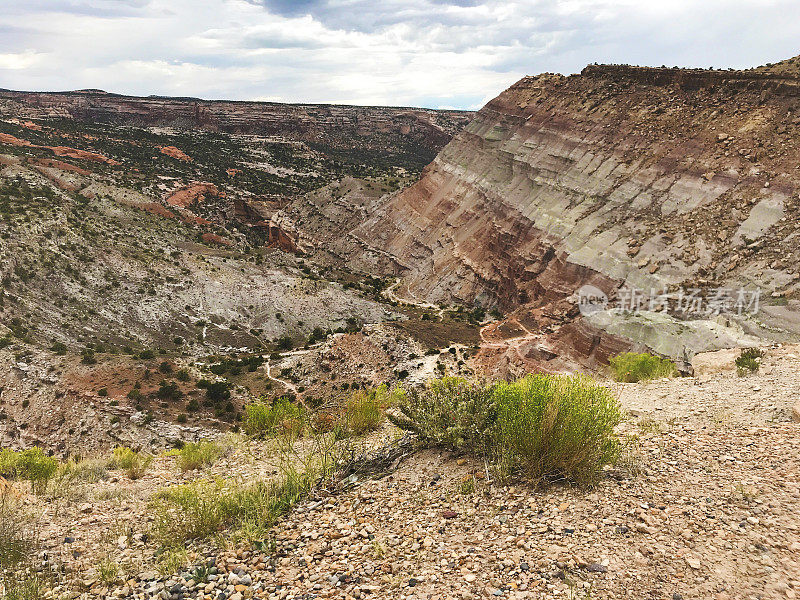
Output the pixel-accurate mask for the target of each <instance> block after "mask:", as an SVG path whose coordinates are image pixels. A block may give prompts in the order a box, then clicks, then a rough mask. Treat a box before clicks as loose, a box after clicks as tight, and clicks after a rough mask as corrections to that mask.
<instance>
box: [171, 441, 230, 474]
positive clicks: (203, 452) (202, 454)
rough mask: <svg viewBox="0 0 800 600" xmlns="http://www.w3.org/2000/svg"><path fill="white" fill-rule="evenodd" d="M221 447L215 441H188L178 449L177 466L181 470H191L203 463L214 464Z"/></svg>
mask: <svg viewBox="0 0 800 600" xmlns="http://www.w3.org/2000/svg"><path fill="white" fill-rule="evenodd" d="M222 454H223V449H222V447H221V446H220V445H219V444H217V443H216V442H206V441H202V442H197V443H193V442H190V443H188V444H184V445H183V447H182V448H181V449H180V450H178V452H177V456H178V468H180V470H181V471H183V472H186V471H193V470H194V469H199V468H201V467H203V466H205V465H212V464H214V463H215V462H216V461H217V459H218V458H219V457H220V456H222Z"/></svg>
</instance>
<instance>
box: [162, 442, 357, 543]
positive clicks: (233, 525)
mask: <svg viewBox="0 0 800 600" xmlns="http://www.w3.org/2000/svg"><path fill="white" fill-rule="evenodd" d="M312 446H313V447H312V448H311V449H310V451H308V453H307V454H304V455H303V456H302V458H297V457H295V459H293V460H288V459H287V460H285V461H284V462H283V463H282V464H281V473H280V475H278V476H276V477H275V478H273V479H269V480H265V481H257V482H254V483H239V482H233V481H225V480H222V479H216V480H198V481H194V482H192V483H188V484H184V485H177V486H173V487H170V488H167V489H165V490H162V491H161V492H159V493H158V494H157V495H156V496H155V497H154V499H153V500H152V509H153V514H154V522H153V526H152V533H153V536H154V538H155V539H156V540H157V541H159V542H160V543H161V544H162V545H164V546H166V547H181V546H183V544H184V542H186V541H187V540H192V539H198V538H204V537H206V536H209V535H211V534H214V533H216V532H219V531H223V530H227V529H233V530H235V531H236V533H237V535H242V536H243V537H245V538H247V539H249V540H259V539H260V540H264V539H266V537H267V536H268V533H269V529H270V527H272V526H273V525H274V524H275V522H276V521H277V520H278V518H280V517H281V516H282V515H284V514H286V513H287V512H288V511H289V510H290V509H291V508H292V507H293V506H294V505H295V504H296V503H297V502H299V501H300V500H302V499H303V498H305V497H306V495H307V494H308V493H309V491H311V489H312V488H313V487H314V486H315V485H316V484H317V483H318V482H319V481H320V480H321V479H323V478H325V477H327V476H329V475H330V474H331V473H333V472H334V471H335V470H336V469H337V468H338V466H339V465H340V464H341V462H342V460H343V459H344V457H345V451H344V450H342V449H340V447H339V446H337V445H336V443H335V437H334V436H333V435H326V436H319V437H317V438H315V440H314V444H313V445H312Z"/></svg>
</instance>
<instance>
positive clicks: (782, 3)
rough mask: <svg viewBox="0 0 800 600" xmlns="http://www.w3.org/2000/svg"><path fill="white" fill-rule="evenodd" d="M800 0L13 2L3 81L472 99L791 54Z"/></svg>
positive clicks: (135, 89)
mask: <svg viewBox="0 0 800 600" xmlns="http://www.w3.org/2000/svg"><path fill="white" fill-rule="evenodd" d="M799 13H800V11H799V10H798V8H797V3H796V1H795V0H704V1H703V2H696V1H695V0H661V1H659V2H641V0H555V1H553V0H524V1H523V0H516V1H515V0H511V1H503V0H384V1H383V2H380V3H378V2H373V1H371V0H370V1H367V0H291V1H289V0H204V1H203V2H197V1H196V0H124V1H117V0H114V1H112V0H28V2H21V3H13V4H12V6H11V7H9V10H5V9H4V11H3V12H2V13H0V70H2V75H3V78H2V83H0V85H2V86H3V87H10V88H17V89H78V88H89V87H92V88H102V89H107V90H109V91H115V92H121V93H132V94H144V95H147V94H162V95H171V94H176V95H191V96H200V97H209V98H230V99H256V98H269V99H271V100H276V101H288V102H339V103H352V104H393V105H426V106H442V105H448V106H460V107H465V108H474V107H476V105H479V104H480V103H482V102H484V101H485V100H486V99H487V98H491V97H493V96H494V95H496V94H497V93H498V92H500V91H501V90H502V89H504V88H505V87H507V86H508V85H510V84H511V83H513V82H514V81H515V80H516V79H518V78H519V77H521V76H522V75H524V74H526V73H538V72H542V71H560V72H576V71H578V70H580V69H581V68H582V67H583V66H584V65H586V64H587V63H590V62H595V61H597V62H628V63H638V64H653V65H660V64H668V65H675V64H681V65H689V66H710V65H714V66H724V67H727V66H732V67H745V66H754V65H756V64H760V63H764V62H771V61H776V60H780V59H782V58H787V57H789V56H791V55H794V54H797V53H800V49H798V48H797V46H798V44H797V40H798V39H800V18H798V17H800V14H799ZM20 48H25V49H26V50H20Z"/></svg>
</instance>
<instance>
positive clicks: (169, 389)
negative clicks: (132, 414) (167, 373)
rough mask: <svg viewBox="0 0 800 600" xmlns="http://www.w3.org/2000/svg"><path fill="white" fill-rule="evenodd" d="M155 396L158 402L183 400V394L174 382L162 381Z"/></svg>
mask: <svg viewBox="0 0 800 600" xmlns="http://www.w3.org/2000/svg"><path fill="white" fill-rule="evenodd" d="M156 396H158V398H159V400H180V399H181V398H183V392H182V391H181V388H180V387H179V386H178V384H177V383H175V382H174V381H167V380H166V379H162V380H161V383H160V384H159V387H158V390H157V391H156Z"/></svg>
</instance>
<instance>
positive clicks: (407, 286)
mask: <svg viewBox="0 0 800 600" xmlns="http://www.w3.org/2000/svg"><path fill="white" fill-rule="evenodd" d="M798 140H800V80H798V79H797V78H796V76H794V75H793V74H792V73H791V72H789V71H783V70H782V71H781V72H780V73H773V72H762V71H757V70H753V71H705V70H696V69H677V68H675V69H669V68H642V67H630V66H625V65H592V66H589V67H587V68H586V69H585V70H584V71H583V72H582V73H581V74H580V75H574V76H569V77H564V76H561V75H552V74H544V75H540V76H538V77H525V78H523V79H522V80H520V81H519V82H517V83H516V84H514V85H513V86H511V87H510V88H509V89H508V90H506V91H505V92H503V93H502V94H501V95H500V96H498V97H497V98H495V99H494V100H492V101H490V102H489V103H488V104H487V105H486V106H485V107H484V108H482V109H481V110H480V111H479V112H478V113H477V114H476V116H475V118H474V119H473V121H472V122H471V123H470V125H469V126H468V127H467V128H465V129H464V130H463V131H462V132H460V133H459V134H458V135H457V136H456V137H455V138H454V139H453V141H452V142H450V144H448V145H447V146H446V147H445V148H444V149H443V150H442V152H441V153H440V154H439V156H437V158H436V159H435V160H434V161H433V162H432V163H431V164H430V165H429V166H428V167H426V169H425V171H424V172H423V175H422V177H421V179H420V181H419V182H417V183H416V184H414V185H413V186H411V187H409V188H407V189H405V190H403V191H401V192H400V193H398V194H396V195H394V196H392V197H391V198H390V199H389V201H388V202H387V204H386V205H385V207H383V209H382V210H381V211H379V212H378V213H376V214H375V215H374V216H373V217H372V218H370V219H369V220H368V221H367V222H366V223H365V224H364V225H362V226H361V227H359V228H357V229H356V230H354V231H353V235H354V236H355V237H357V238H359V239H360V240H361V241H362V242H363V243H364V244H369V245H370V246H372V247H379V248H382V249H383V250H384V251H386V252H388V253H390V254H391V255H392V256H394V257H395V259H396V260H397V262H398V263H399V264H400V265H401V268H403V269H404V270H405V271H404V273H405V275H404V280H403V281H404V284H403V287H402V288H401V291H404V292H405V294H406V296H407V297H409V298H417V299H420V300H424V301H428V302H437V303H444V304H448V303H452V302H466V303H472V302H477V303H480V304H482V305H484V306H488V307H491V306H498V307H500V308H501V309H502V310H504V311H505V312H507V313H510V317H511V321H509V323H506V324H500V325H499V326H498V327H495V328H493V329H491V330H487V331H486V332H485V336H484V340H485V341H486V342H487V349H486V352H485V353H484V359H485V361H484V362H485V366H486V368H487V369H488V370H489V371H493V372H497V373H502V372H508V371H512V372H522V371H524V370H528V369H531V368H536V369H544V370H558V369H560V368H565V367H566V368H569V367H570V365H572V367H573V368H574V366H575V365H582V366H583V367H584V368H596V367H597V366H598V365H601V364H602V363H604V362H605V361H606V360H607V359H608V356H609V355H611V354H613V353H616V352H620V351H622V350H625V349H629V348H649V349H651V350H655V351H657V352H659V353H662V354H665V355H669V356H671V357H673V358H677V359H685V358H686V357H687V356H691V354H692V353H694V352H696V351H699V350H708V349H714V348H720V347H726V346H735V345H742V344H745V345H746V344H752V343H755V342H756V340H758V339H775V340H779V339H784V340H785V339H793V338H794V337H796V336H797V335H798V333H800V328H799V327H798V325H799V324H800V321H798V314H797V299H796V294H797V290H798V286H800V274H798V272H797V268H796V265H797V262H798V255H797V244H796V243H795V237H796V236H797V234H798V232H797V227H798V223H800V220H798V214H797V210H798V201H799V198H798V189H800V173H799V172H798V169H797V165H798V162H800V155H798V152H799V151H798V148H800V144H798ZM587 285H590V286H592V287H593V288H594V289H596V290H597V291H599V292H601V293H604V294H605V295H607V297H608V298H609V301H610V302H611V303H619V302H620V301H621V300H622V294H623V293H624V290H626V289H638V290H643V291H645V292H650V291H651V290H654V291H656V292H658V293H661V294H670V299H671V302H672V304H673V305H674V304H675V303H676V301H677V298H678V297H679V294H680V290H682V289H683V290H690V289H694V290H697V292H698V293H699V294H700V295H704V296H705V297H706V298H709V297H713V295H714V293H716V290H718V289H720V288H724V289H739V288H743V289H747V290H755V289H760V290H761V300H762V301H761V304H760V307H759V310H758V313H757V314H755V315H749V316H748V315H741V316H740V315H738V314H730V312H728V313H727V314H725V315H723V316H719V315H718V314H716V313H715V312H713V311H707V312H704V311H700V312H699V313H694V314H689V313H688V312H687V311H684V314H681V313H680V311H676V310H674V308H675V307H674V306H673V307H672V310H670V311H669V312H668V313H664V312H661V311H652V310H645V311H641V312H638V313H637V314H635V315H632V316H631V315H629V314H627V313H622V312H620V311H601V312H598V313H597V314H594V315H590V316H587V317H582V316H581V315H580V313H579V312H578V307H577V301H578V295H577V292H578V291H579V290H580V289H581V288H582V287H583V286H587ZM518 323H523V324H524V326H525V327H526V328H527V329H528V331H529V333H526V334H523V335H519V333H516V334H515V333H513V332H511V333H509V332H507V331H503V328H504V327H505V328H506V329H508V330H513V329H514V328H515V327H517V324H518ZM517 331H518V332H521V330H519V328H518V327H517ZM509 338H510V339H511V340H512V342H510V343H506V339H509ZM504 346H505V347H504Z"/></svg>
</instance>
